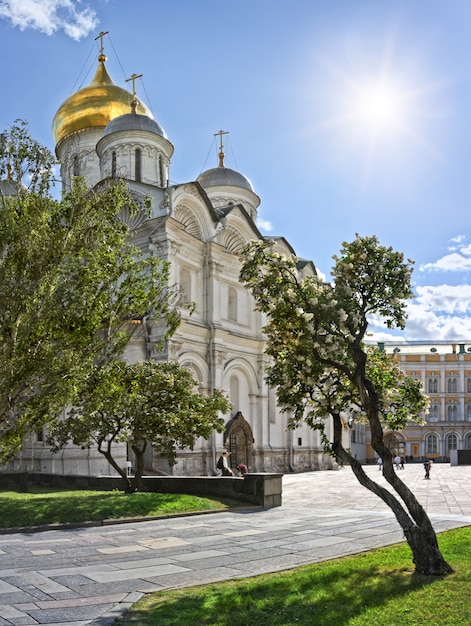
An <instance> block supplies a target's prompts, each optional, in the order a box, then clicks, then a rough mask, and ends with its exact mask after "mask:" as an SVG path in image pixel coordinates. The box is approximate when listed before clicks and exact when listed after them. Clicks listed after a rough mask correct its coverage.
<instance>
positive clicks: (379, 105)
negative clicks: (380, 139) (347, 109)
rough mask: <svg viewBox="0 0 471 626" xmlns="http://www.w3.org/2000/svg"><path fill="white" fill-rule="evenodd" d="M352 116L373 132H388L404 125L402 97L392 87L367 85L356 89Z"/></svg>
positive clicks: (404, 114)
mask: <svg viewBox="0 0 471 626" xmlns="http://www.w3.org/2000/svg"><path fill="white" fill-rule="evenodd" d="M356 92H357V93H356V99H355V102H354V105H353V116H354V117H355V118H356V119H357V120H358V121H359V122H360V123H361V124H362V125H363V126H365V127H367V128H369V129H370V130H372V131H374V132H389V131H392V130H394V129H396V128H397V127H398V126H401V125H403V124H404V123H405V121H406V120H405V118H406V115H407V112H406V110H405V107H404V95H403V94H402V93H401V91H400V90H399V89H398V88H396V87H394V86H393V85H386V84H381V83H378V84H368V85H358V86H357V87H356Z"/></svg>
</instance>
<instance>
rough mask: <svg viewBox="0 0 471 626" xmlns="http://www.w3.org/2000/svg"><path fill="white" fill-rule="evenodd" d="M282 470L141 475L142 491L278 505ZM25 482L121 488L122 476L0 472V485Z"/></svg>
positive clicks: (24, 484)
mask: <svg viewBox="0 0 471 626" xmlns="http://www.w3.org/2000/svg"><path fill="white" fill-rule="evenodd" d="M282 477H283V474H281V473H280V474H272V473H270V474H269V473H254V474H250V473H249V474H245V476H244V477H242V478H236V477H234V478H233V477H231V476H224V477H222V476H144V477H143V478H142V487H143V490H144V491H155V492H158V493H188V494H191V495H195V496H202V497H211V496H215V497H223V498H234V499H237V500H242V501H243V502H249V503H250V504H255V505H259V506H262V507H263V508H265V509H271V508H274V507H277V506H281V495H282ZM28 485H44V486H48V487H65V488H70V489H96V490H101V491H112V490H113V489H119V490H122V489H123V485H124V483H123V479H122V478H120V477H114V476H75V475H70V476H60V475H57V474H39V473H37V474H34V473H31V474H30V473H28V474H26V473H22V474H19V473H14V474H13V473H6V474H0V488H1V489H15V490H20V491H26V490H27V489H28Z"/></svg>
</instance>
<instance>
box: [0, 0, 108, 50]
mask: <svg viewBox="0 0 471 626" xmlns="http://www.w3.org/2000/svg"><path fill="white" fill-rule="evenodd" d="M80 4H81V3H80V0H0V19H1V18H3V19H8V20H10V21H11V23H12V25H13V26H17V27H18V28H19V29H20V30H26V29H27V28H31V29H33V30H39V31H40V32H42V33H45V34H46V35H52V34H54V33H55V32H57V31H59V30H63V31H64V32H65V34H66V35H68V36H69V37H71V38H72V39H75V40H76V41H79V40H80V39H82V38H83V37H86V36H87V35H88V34H89V33H90V32H91V31H92V30H94V29H95V28H96V26H97V24H98V18H97V15H96V13H95V11H94V10H93V9H91V8H89V7H84V8H83V9H80V8H79V5H80Z"/></svg>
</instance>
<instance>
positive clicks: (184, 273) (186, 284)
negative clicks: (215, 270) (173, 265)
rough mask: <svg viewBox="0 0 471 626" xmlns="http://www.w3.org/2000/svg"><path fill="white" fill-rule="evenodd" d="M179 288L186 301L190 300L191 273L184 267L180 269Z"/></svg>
mask: <svg viewBox="0 0 471 626" xmlns="http://www.w3.org/2000/svg"><path fill="white" fill-rule="evenodd" d="M180 289H181V290H182V291H183V294H184V296H185V299H186V301H187V302H189V301H190V300H191V274H190V272H189V271H188V270H186V269H181V270H180Z"/></svg>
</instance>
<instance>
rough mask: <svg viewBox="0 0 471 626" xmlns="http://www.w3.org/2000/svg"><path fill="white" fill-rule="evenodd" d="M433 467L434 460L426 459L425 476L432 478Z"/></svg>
mask: <svg viewBox="0 0 471 626" xmlns="http://www.w3.org/2000/svg"><path fill="white" fill-rule="evenodd" d="M431 469H432V461H429V460H428V459H425V463H424V470H425V476H424V478H430V470H431Z"/></svg>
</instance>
